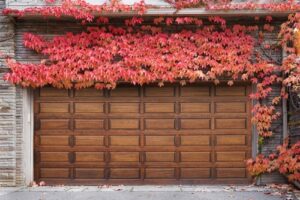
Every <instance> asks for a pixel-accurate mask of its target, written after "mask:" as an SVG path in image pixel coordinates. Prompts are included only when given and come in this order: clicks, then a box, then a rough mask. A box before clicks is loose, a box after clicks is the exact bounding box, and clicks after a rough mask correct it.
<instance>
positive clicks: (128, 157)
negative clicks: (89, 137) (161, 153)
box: [110, 152, 140, 162]
mask: <svg viewBox="0 0 300 200" xmlns="http://www.w3.org/2000/svg"><path fill="white" fill-rule="evenodd" d="M139 160H140V154H139V152H110V161H111V162H139Z"/></svg>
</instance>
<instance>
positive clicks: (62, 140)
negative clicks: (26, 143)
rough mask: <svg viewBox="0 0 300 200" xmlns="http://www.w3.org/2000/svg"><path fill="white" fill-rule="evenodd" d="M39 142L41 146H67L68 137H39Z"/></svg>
mask: <svg viewBox="0 0 300 200" xmlns="http://www.w3.org/2000/svg"><path fill="white" fill-rule="evenodd" d="M39 141H40V142H39V145H41V146H68V145H69V136H46V135H41V136H40V139H39Z"/></svg>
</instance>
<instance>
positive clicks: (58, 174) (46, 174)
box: [40, 168, 69, 178]
mask: <svg viewBox="0 0 300 200" xmlns="http://www.w3.org/2000/svg"><path fill="white" fill-rule="evenodd" d="M40 176H41V178H68V177H69V169H68V168H41V169H40Z"/></svg>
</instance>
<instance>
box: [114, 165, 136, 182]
mask: <svg viewBox="0 0 300 200" xmlns="http://www.w3.org/2000/svg"><path fill="white" fill-rule="evenodd" d="M110 178H112V179H138V178H140V169H139V168H111V169H110Z"/></svg>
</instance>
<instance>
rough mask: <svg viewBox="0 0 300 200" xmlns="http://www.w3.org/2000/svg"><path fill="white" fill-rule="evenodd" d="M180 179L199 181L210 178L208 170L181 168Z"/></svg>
mask: <svg viewBox="0 0 300 200" xmlns="http://www.w3.org/2000/svg"><path fill="white" fill-rule="evenodd" d="M180 174H181V178H183V179H201V178H210V177H211V172H210V168H181V171H180Z"/></svg>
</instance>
